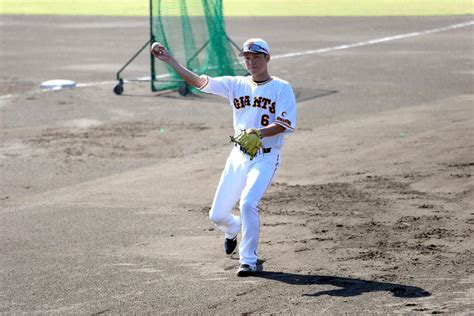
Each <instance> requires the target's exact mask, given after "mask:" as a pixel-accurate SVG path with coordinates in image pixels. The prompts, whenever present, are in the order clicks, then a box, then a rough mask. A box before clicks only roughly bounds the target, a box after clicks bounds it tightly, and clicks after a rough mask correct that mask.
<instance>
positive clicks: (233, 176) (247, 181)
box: [199, 76, 296, 267]
mask: <svg viewBox="0 0 474 316" xmlns="http://www.w3.org/2000/svg"><path fill="white" fill-rule="evenodd" d="M203 77H204V78H206V83H205V84H204V85H203V86H202V87H200V88H199V89H200V90H201V91H203V92H206V93H212V94H216V95H220V96H222V97H225V98H227V99H228V100H229V103H230V105H231V106H232V107H233V121H234V123H233V125H234V133H235V135H237V134H239V133H240V132H241V131H242V130H243V129H249V128H252V127H254V128H262V127H265V126H267V125H270V124H272V123H274V124H278V125H281V126H283V127H285V131H284V132H283V133H280V134H278V135H275V136H272V137H264V138H263V140H262V143H263V147H264V148H266V150H265V151H264V150H260V152H259V153H258V154H257V156H256V157H255V158H254V159H253V160H250V158H249V156H248V155H246V154H244V153H243V152H242V151H241V150H240V149H239V148H238V147H237V146H236V147H234V148H233V150H232V151H231V153H230V155H229V157H228V158H227V162H226V166H225V169H224V171H223V173H222V176H221V178H220V182H219V185H218V187H217V191H216V194H215V197H214V201H213V203H212V207H211V210H210V212H209V216H210V219H211V221H212V222H213V223H215V224H216V226H217V227H218V228H219V229H220V230H221V231H223V232H224V234H225V237H226V238H229V239H232V238H234V237H235V236H237V235H238V233H239V232H240V231H241V230H242V238H241V241H240V245H239V253H240V263H241V264H248V265H250V266H253V267H254V266H255V265H256V262H257V259H258V238H259V228H260V222H259V214H258V204H259V202H260V200H261V199H262V197H263V195H264V194H265V191H266V190H267V188H268V186H269V185H270V183H271V181H272V178H273V176H274V174H275V172H276V171H277V169H278V165H279V163H280V149H281V147H282V146H283V143H284V137H285V135H286V134H287V133H289V132H292V131H293V130H294V129H295V127H296V101H295V96H294V94H293V90H292V88H291V86H290V84H289V83H288V82H286V81H284V80H281V79H279V78H277V77H272V78H270V79H269V80H267V81H265V82H261V83H256V82H254V81H253V80H252V77H250V76H249V77H243V76H236V77H229V76H224V77H217V78H211V77H207V76H203ZM239 200H240V203H239V207H240V214H241V218H240V217H239V216H234V215H232V213H231V212H232V209H233V207H234V206H235V204H236V203H237V202H238V201H239Z"/></svg>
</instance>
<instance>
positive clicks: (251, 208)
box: [240, 200, 257, 213]
mask: <svg viewBox="0 0 474 316" xmlns="http://www.w3.org/2000/svg"><path fill="white" fill-rule="evenodd" d="M240 211H241V212H245V213H251V212H256V211H257V203H256V202H254V201H251V200H242V201H240Z"/></svg>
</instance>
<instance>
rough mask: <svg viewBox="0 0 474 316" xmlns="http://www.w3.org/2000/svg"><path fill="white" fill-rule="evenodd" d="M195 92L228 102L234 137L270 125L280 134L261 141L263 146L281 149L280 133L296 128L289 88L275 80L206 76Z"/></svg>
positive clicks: (282, 140)
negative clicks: (277, 128)
mask: <svg viewBox="0 0 474 316" xmlns="http://www.w3.org/2000/svg"><path fill="white" fill-rule="evenodd" d="M202 77H203V78H205V79H206V83H205V84H204V85H203V86H202V87H200V88H199V89H200V90H201V91H203V92H206V93H212V94H216V95H220V96H222V97H224V98H227V99H228V100H229V104H230V105H231V106H232V108H233V125H234V132H235V135H237V134H239V133H240V132H241V131H242V130H243V129H249V128H252V127H254V128H262V127H265V126H268V125H270V124H272V123H275V124H278V125H280V126H283V127H284V128H285V131H284V132H283V133H280V134H278V135H275V136H271V137H265V138H263V140H262V142H263V147H265V148H273V147H277V148H279V147H281V146H282V145H283V143H284V136H285V135H284V134H286V133H289V132H292V131H293V130H294V129H295V128H296V100H295V95H294V94H293V89H292V88H291V85H290V84H289V83H288V82H286V81H284V80H282V79H280V78H277V77H271V78H270V79H269V80H267V81H265V82H261V83H256V82H255V81H253V80H252V77H250V76H249V77H243V76H235V77H233V76H232V77H231V76H224V77H215V78H212V77H208V76H202Z"/></svg>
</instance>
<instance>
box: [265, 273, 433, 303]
mask: <svg viewBox="0 0 474 316" xmlns="http://www.w3.org/2000/svg"><path fill="white" fill-rule="evenodd" d="M256 277H259V278H263V279H269V280H275V281H279V282H283V283H287V284H292V285H312V284H317V285H332V286H335V287H337V289H332V290H325V291H319V292H314V293H307V294H303V296H315V297H316V296H322V295H329V296H340V297H350V296H358V295H361V294H364V293H369V292H391V293H392V295H393V296H395V297H404V298H419V297H427V296H431V293H430V292H428V291H426V290H424V289H422V288H419V287H416V286H409V285H402V284H395V283H387V282H377V281H365V280H360V279H352V278H343V277H337V276H325V275H303V274H293V273H284V272H271V271H262V272H260V273H258V274H257V275H256Z"/></svg>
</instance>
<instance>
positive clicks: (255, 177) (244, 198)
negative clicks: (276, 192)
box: [209, 147, 280, 266]
mask: <svg viewBox="0 0 474 316" xmlns="http://www.w3.org/2000/svg"><path fill="white" fill-rule="evenodd" d="M279 159H280V153H279V150H278V149H277V148H272V151H271V152H270V153H266V154H262V153H259V154H258V155H257V156H256V157H255V158H254V159H253V160H250V158H249V157H248V156H247V155H245V154H244V153H242V152H241V151H240V149H239V148H238V147H234V149H233V150H232V151H231V153H230V155H229V157H228V158H227V162H226V165H225V169H224V171H223V172H222V175H221V179H220V181H219V185H218V187H217V191H216V194H215V196H214V201H213V203H212V207H211V210H210V211H209V217H210V219H211V221H212V222H213V223H214V224H215V225H216V226H217V228H218V229H220V230H221V231H223V232H224V234H225V237H226V238H229V239H232V238H234V237H236V236H237V235H238V233H239V232H240V231H241V229H242V238H241V241H240V245H239V254H240V263H241V264H248V265H250V266H255V265H256V262H257V259H258V238H259V232H260V220H259V213H258V204H259V202H260V200H261V199H262V197H263V195H264V194H265V191H266V190H267V188H268V186H269V185H270V183H271V181H272V178H273V176H274V174H275V172H276V171H277V169H278V165H279ZM239 199H240V203H239V208H240V215H241V217H242V218H240V217H239V216H235V215H233V214H232V213H231V212H232V209H233V208H234V206H235V204H236V203H237V201H239Z"/></svg>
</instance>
